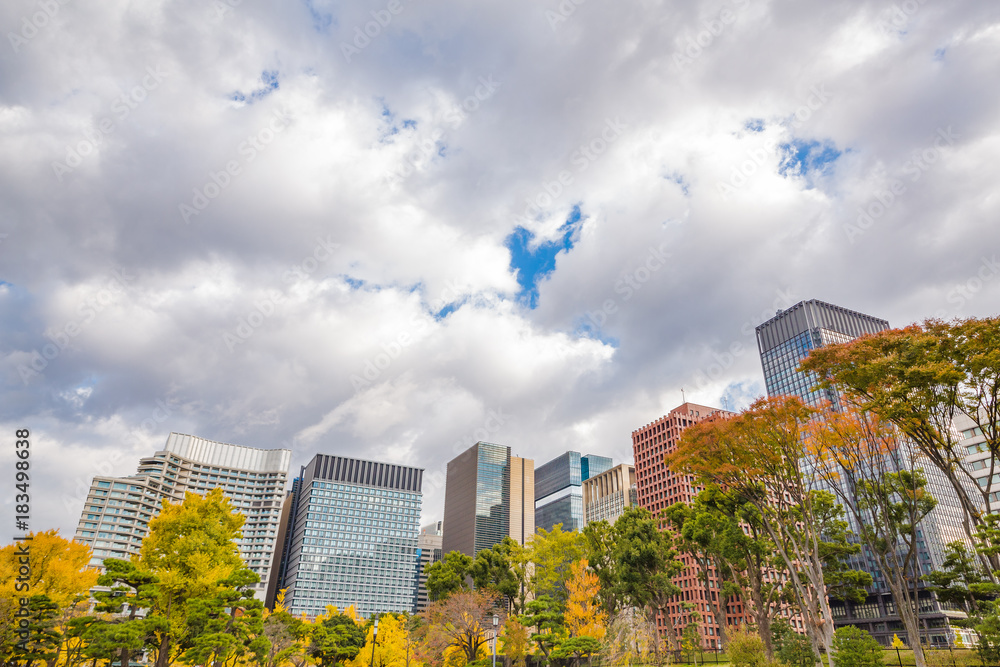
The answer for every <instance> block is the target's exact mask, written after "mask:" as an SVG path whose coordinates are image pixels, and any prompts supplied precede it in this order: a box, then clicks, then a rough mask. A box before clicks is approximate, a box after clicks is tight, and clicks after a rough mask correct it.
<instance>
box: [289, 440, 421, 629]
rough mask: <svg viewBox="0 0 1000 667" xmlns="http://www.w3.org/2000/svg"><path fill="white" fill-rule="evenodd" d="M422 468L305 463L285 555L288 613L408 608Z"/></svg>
mask: <svg viewBox="0 0 1000 667" xmlns="http://www.w3.org/2000/svg"><path fill="white" fill-rule="evenodd" d="M423 472H424V471H423V470H422V469H419V468H410V467H407V466H400V465H393V464H389V463H378V462H375V461H364V460H360V459H351V458H344V457H341V456H327V455H325V454H317V455H316V456H315V457H314V458H313V460H312V461H310V462H309V464H308V465H307V466H305V467H304V468H303V469H302V473H301V475H300V479H299V480H298V481H297V484H296V488H297V489H298V493H299V494H300V495H299V497H298V499H297V500H294V501H293V506H294V508H295V511H294V513H291V512H290V513H289V525H288V527H287V534H288V535H290V538H289V539H288V545H289V546H288V553H287V554H285V555H283V558H284V559H285V566H284V568H283V569H284V575H283V581H282V584H281V585H282V587H283V588H285V589H287V590H286V592H285V606H286V607H287V608H288V611H289V612H291V613H292V614H294V615H298V614H306V615H307V616H317V615H319V614H321V613H323V612H324V611H325V609H326V606H327V605H333V606H335V607H337V608H338V609H341V610H343V609H345V608H346V607H348V606H350V605H354V607H355V608H356V609H357V611H358V613H359V614H360V615H361V616H364V617H368V616H371V615H372V614H375V613H378V612H383V611H392V612H409V611H412V610H413V608H414V606H415V604H416V595H417V583H418V578H417V575H418V566H419V558H420V556H419V553H418V550H417V536H418V533H419V525H420V505H421V500H422V493H421V486H422V482H423Z"/></svg>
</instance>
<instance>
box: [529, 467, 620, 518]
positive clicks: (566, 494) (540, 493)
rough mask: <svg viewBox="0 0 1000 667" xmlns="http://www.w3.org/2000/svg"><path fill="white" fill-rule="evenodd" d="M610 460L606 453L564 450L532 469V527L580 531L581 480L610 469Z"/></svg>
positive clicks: (581, 506)
mask: <svg viewBox="0 0 1000 667" xmlns="http://www.w3.org/2000/svg"><path fill="white" fill-rule="evenodd" d="M611 466H612V461H611V459H610V458H608V457H606V456H595V455H593V454H588V455H586V456H581V455H580V452H566V453H565V454H562V455H560V456H557V457H556V458H554V459H552V460H551V461H549V462H548V463H546V464H545V465H543V466H540V467H539V468H538V469H537V470H536V471H535V527H536V528H544V529H545V530H552V529H553V528H554V527H555V526H556V524H562V529H563V530H565V531H569V530H581V529H583V526H584V516H583V482H585V481H587V480H588V479H590V478H591V477H593V476H594V475H599V474H601V473H602V472H605V471H607V470H610V469H611Z"/></svg>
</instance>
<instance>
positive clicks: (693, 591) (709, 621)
mask: <svg viewBox="0 0 1000 667" xmlns="http://www.w3.org/2000/svg"><path fill="white" fill-rule="evenodd" d="M715 414H730V413H728V412H726V411H725V410H722V409H720V408H710V407H707V406H704V405H695V404H694V403H684V404H683V405H681V406H679V407H677V408H674V409H673V410H671V411H670V412H669V413H667V414H666V415H665V416H663V417H660V418H659V419H657V420H656V421H654V422H652V423H650V424H646V425H645V426H643V427H642V428H640V429H636V430H635V431H633V432H632V451H633V453H634V455H635V485H636V496H637V497H638V502H639V506H640V507H645V508H646V509H648V510H649V511H650V512H652V513H653V516H656V515H658V514H659V513H660V510H662V509H665V508H667V507H669V506H670V505H673V504H674V503H690V502H691V500H692V499H693V498H694V497H695V496H696V495H697V494H698V489H697V488H696V487H695V486H694V480H693V478H692V477H691V476H689V475H680V474H677V473H674V472H673V471H672V470H670V469H669V468H668V467H667V466H666V464H665V463H664V462H663V457H664V455H665V454H669V453H670V452H672V451H674V449H676V448H677V442H678V440H679V439H680V436H681V433H683V432H684V429H686V428H688V427H689V426H691V425H692V424H696V423H698V422H700V421H702V420H703V419H707V418H708V417H710V416H712V415H715ZM679 559H680V560H681V561H682V562H683V563H684V566H685V568H684V571H683V572H682V573H681V574H680V575H678V576H677V577H675V578H674V584H676V585H677V586H678V587H680V589H681V593H680V594H679V595H678V596H676V597H674V598H673V599H672V600H671V601H670V604H669V605H668V613H669V615H670V619H671V621H672V623H673V626H674V628H684V627H687V626H688V623H689V621H691V620H693V619H692V617H691V616H690V615H689V612H688V610H687V609H685V608H684V605H683V603H684V602H694V603H695V604H697V605H698V609H699V612H700V614H699V615H700V617H701V620H700V621H698V623H697V627H698V631H699V632H700V633H701V638H702V646H703V647H704V648H708V649H714V648H718V647H719V646H720V644H719V636H720V635H719V626H718V624H716V622H715V618H714V616H713V615H712V614H711V613H709V612H707V611H706V609H705V607H706V604H707V601H706V599H705V595H706V594H707V592H706V588H705V584H704V582H703V581H702V579H701V571H700V569H699V568H698V564H697V563H695V562H694V560H693V559H692V558H691V557H690V556H687V555H681V556H679ZM708 579H709V588H710V589H711V595H713V596H717V591H719V590H721V587H722V581H721V580H720V578H719V577H718V576H717V573H716V571H715V568H710V569H709V576H708ZM727 612H728V613H727V614H726V621H727V624H729V625H739V624H741V623H743V622H745V619H744V614H743V605H742V603H741V602H740V601H738V600H737V601H731V602H730V603H729V605H728V607H727ZM656 626H657V629H658V630H659V631H660V636H661V637H662V636H664V633H665V632H666V624H665V622H664V618H663V616H662V614H657V617H656Z"/></svg>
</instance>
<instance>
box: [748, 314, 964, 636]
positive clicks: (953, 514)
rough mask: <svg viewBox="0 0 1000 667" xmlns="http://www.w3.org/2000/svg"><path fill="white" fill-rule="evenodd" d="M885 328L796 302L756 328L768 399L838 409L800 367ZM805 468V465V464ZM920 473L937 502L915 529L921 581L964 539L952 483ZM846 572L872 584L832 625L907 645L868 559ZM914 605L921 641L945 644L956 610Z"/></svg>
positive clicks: (924, 600) (931, 601)
mask: <svg viewBox="0 0 1000 667" xmlns="http://www.w3.org/2000/svg"><path fill="white" fill-rule="evenodd" d="M886 329H889V322H888V321H886V320H883V319H881V318H878V317H873V316H871V315H866V314H864V313H859V312H857V311H853V310H848V309H847V308H842V307H840V306H835V305H832V304H829V303H825V302H823V301H817V300H810V301H801V302H799V303H797V304H795V305H794V306H792V307H791V308H789V309H787V310H784V311H778V312H777V314H775V316H774V317H772V318H771V319H770V320H768V321H766V322H764V323H763V324H761V325H759V326H758V327H757V345H758V348H759V350H760V359H761V365H762V366H763V370H764V382H765V384H766V386H767V393H768V395H770V396H798V397H799V398H801V399H802V400H803V401H805V402H806V403H808V404H810V405H813V406H819V405H821V404H823V403H824V402H829V403H831V404H833V406H834V407H835V408H836V409H840V408H841V407H842V405H843V401H842V399H841V397H840V396H839V395H838V394H837V392H835V391H833V390H824V389H819V388H818V387H817V386H816V385H817V380H816V378H815V377H814V376H813V375H812V374H811V373H803V372H800V371H799V370H798V366H799V363H800V362H801V361H802V360H803V359H805V358H806V357H807V356H808V355H809V352H810V351H811V350H814V349H816V348H819V347H823V346H825V345H831V344H836V343H846V342H849V341H851V340H854V339H855V338H858V337H859V336H862V335H864V334H873V333H878V332H879V331H883V330H886ZM806 463H807V465H809V464H810V463H811V462H806ZM918 463H919V461H918ZM889 464H890V465H891V464H892V463H891V462H890V463H889ZM922 467H923V470H924V473H925V475H926V477H927V490H928V491H929V492H930V493H931V494H932V495H933V496H934V497H935V498H936V499H937V500H938V505H937V507H935V508H934V510H933V511H931V513H930V514H928V515H927V517H925V518H924V520H923V521H922V522H921V525H920V529H919V530H918V540H919V545H918V553H917V561H918V567H919V570H920V572H921V573H922V574H927V573H929V572H931V571H932V570H935V569H941V567H942V566H943V560H944V549H945V545H947V544H948V543H949V542H953V541H956V540H964V539H965V535H964V532H963V531H962V509H961V504H960V503H959V500H958V497H957V496H956V494H955V492H954V490H953V488H952V487H951V484H950V483H949V482H948V480H947V479H946V478H945V476H944V475H943V474H942V473H941V472H940V471H939V470H938V469H937V468H936V467H935V466H934V465H932V464H931V462H930V461H927V462H926V464H925V465H923V466H922ZM816 486H817V487H819V488H821V487H823V486H824V485H823V484H822V483H821V482H818V481H817V483H816ZM827 488H829V487H827ZM829 490H831V491H833V489H829ZM848 518H849V520H850V522H851V524H852V529H854V530H855V531H857V529H858V527H857V526H856V525H854V521H853V519H852V518H851V517H850V516H848ZM851 566H852V567H855V568H858V569H863V570H865V571H866V572H869V573H870V574H871V575H872V577H873V579H874V582H873V584H872V586H870V587H869V588H868V598H867V599H866V600H865V602H863V603H858V604H855V603H851V602H846V603H845V602H843V601H839V600H831V601H830V602H831V608H832V612H833V615H834V624H835V625H836V626H837V627H840V626H843V625H856V626H859V627H861V628H863V629H865V630H868V631H869V632H870V633H871V634H872V635H873V636H874V637H875V638H876V639H877V640H878V641H879V643H881V644H883V645H885V646H888V645H889V644H890V643H891V642H892V637H893V634H898V635H899V637H900V638H901V639H903V640H904V641H909V639H908V638H907V637H906V636H905V635H906V633H905V631H904V630H903V625H902V622H901V621H900V620H899V617H898V616H897V615H896V613H895V603H894V602H893V599H892V595H891V594H890V593H889V587H888V585H887V584H886V583H885V581H884V580H883V578H882V574H881V572H880V571H879V570H878V568H877V566H876V565H875V562H874V560H871V559H868V558H866V557H864V556H863V554H862V555H858V556H856V557H854V559H853V560H852V562H851ZM922 586H923V584H921V587H922ZM919 601H920V602H919V606H920V612H921V620H922V622H923V636H922V637H921V641H926V642H929V643H930V644H932V645H937V646H941V645H947V644H949V643H950V642H951V641H952V640H953V637H954V633H955V629H954V628H951V627H950V626H949V623H948V619H949V617H958V616H962V617H964V614H962V613H961V612H959V611H958V610H957V607H954V606H953V605H950V604H946V603H942V602H940V601H939V600H937V599H936V598H935V596H934V595H933V593H931V592H930V591H928V590H922V591H920V593H919Z"/></svg>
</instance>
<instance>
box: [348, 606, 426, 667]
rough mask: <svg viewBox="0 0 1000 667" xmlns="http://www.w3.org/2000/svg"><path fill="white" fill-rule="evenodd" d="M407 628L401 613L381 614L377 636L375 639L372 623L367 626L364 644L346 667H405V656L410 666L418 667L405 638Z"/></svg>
mask: <svg viewBox="0 0 1000 667" xmlns="http://www.w3.org/2000/svg"><path fill="white" fill-rule="evenodd" d="M408 637H409V630H408V628H407V627H406V617H405V616H403V615H401V614H382V616H380V617H379V619H378V636H377V641H375V642H374V651H373V650H372V643H373V640H374V639H376V637H375V633H374V625H373V626H372V627H370V628H368V633H367V635H366V639H365V646H364V648H362V649H361V651H360V652H359V653H358V654H357V655H356V656H355V657H354V658H353V659H352V660H350V661H348V662H347V667H369V666H370V665H375V667H407V657H409V661H410V667H419V666H418V663H417V662H416V659H415V658H414V655H413V649H412V648H409V656H407V653H408V646H407V640H408Z"/></svg>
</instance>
